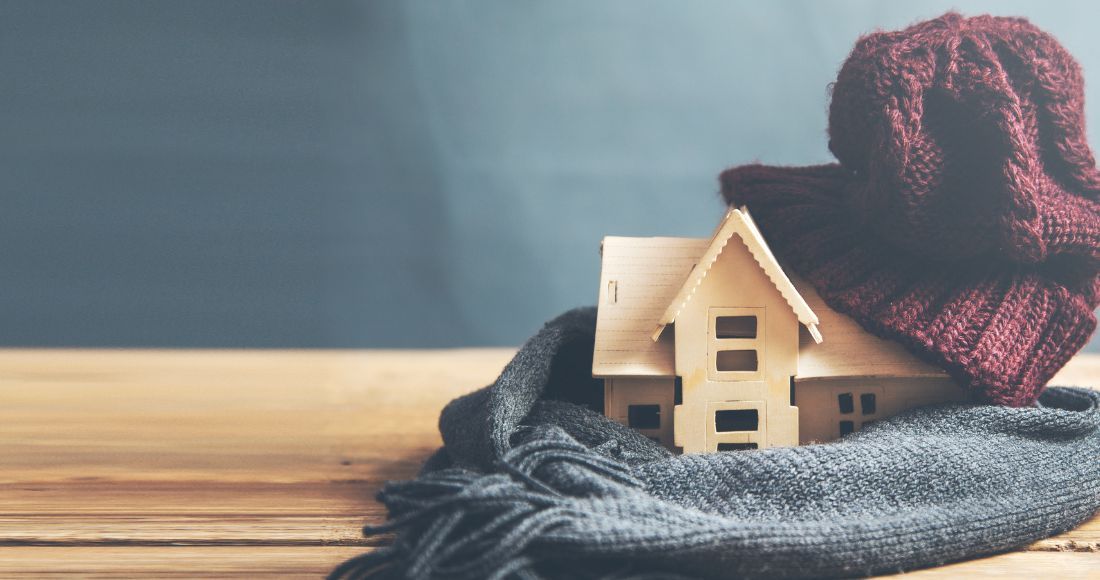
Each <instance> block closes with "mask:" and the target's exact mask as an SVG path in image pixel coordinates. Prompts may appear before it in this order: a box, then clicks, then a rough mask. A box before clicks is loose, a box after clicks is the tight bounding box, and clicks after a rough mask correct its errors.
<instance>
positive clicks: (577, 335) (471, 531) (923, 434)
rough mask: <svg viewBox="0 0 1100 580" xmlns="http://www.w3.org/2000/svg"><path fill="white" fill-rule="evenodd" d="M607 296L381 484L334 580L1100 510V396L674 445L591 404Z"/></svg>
mask: <svg viewBox="0 0 1100 580" xmlns="http://www.w3.org/2000/svg"><path fill="white" fill-rule="evenodd" d="M595 324H596V321H595V310H594V309H581V310H576V311H572V312H568V313H566V314H564V315H562V316H560V317H559V318H557V319H555V320H553V321H551V322H549V323H548V324H547V325H546V326H545V327H544V328H543V329H542V330H541V331H540V332H539V333H538V334H536V335H535V336H534V337H532V338H531V339H530V340H529V341H528V342H527V343H526V344H525V345H524V346H523V347H522V348H521V349H520V351H519V352H518V353H517V354H516V357H515V358H514V359H513V360H512V362H511V363H509V364H508V366H507V367H506V368H505V369H504V372H503V373H502V374H501V375H500V378H498V379H497V381H496V382H495V383H494V384H493V385H491V386H489V387H486V388H484V389H481V390H479V391H476V392H474V393H472V394H470V395H466V396H464V397H461V398H459V399H456V400H455V401H453V402H452V403H450V404H449V405H448V406H447V407H446V409H444V411H443V414H442V416H441V417H440V432H441V433H442V435H443V441H444V447H443V448H442V449H441V450H440V451H439V452H437V453H436V454H435V455H434V456H433V457H432V458H431V459H430V460H429V461H428V463H427V464H426V465H425V466H424V469H423V472H422V473H421V474H420V476H419V477H418V478H417V479H416V480H414V481H406V482H395V483H389V484H387V485H386V486H385V488H383V490H382V491H381V493H380V495H379V499H380V500H381V501H382V502H383V503H385V504H386V506H387V508H388V509H389V516H390V519H389V521H388V523H387V524H385V525H382V526H379V527H372V528H368V529H367V533H368V534H369V535H375V534H381V533H392V532H396V539H395V540H394V541H393V544H392V545H389V546H386V547H381V548H375V549H374V550H373V551H371V552H368V553H366V554H364V555H363V556H360V557H358V558H355V559H352V560H350V561H348V562H346V563H345V564H343V565H342V566H340V567H339V568H337V569H336V570H335V571H334V572H333V574H332V578H334V579H351V578H386V579H389V578H414V579H433V578H447V579H471V580H473V579H477V580H481V579H485V578H497V579H503V578H523V579H538V578H544V579H584V578H617V579H627V578H638V579H642V578H649V579H653V578H742V577H748V578H822V577H850V576H865V575H870V574H879V573H887V572H899V571H904V570H913V569H916V568H921V567H926V566H933V565H938V564H943V563H946V562H951V561H956V560H960V559H964V558H971V557H976V556H982V555H986V554H991V553H996V552H1000V551H1004V550H1010V549H1013V548H1018V547H1022V546H1025V545H1027V544H1029V543H1031V542H1034V541H1036V540H1038V539H1041V538H1044V537H1047V536H1050V535H1053V534H1057V533H1059V532H1063V531H1066V530H1069V529H1071V528H1073V527H1075V526H1077V525H1078V524H1080V523H1081V522H1083V521H1085V520H1086V519H1087V518H1089V517H1090V515H1091V514H1093V513H1095V512H1096V510H1097V509H1098V508H1100V393H1098V392H1096V391H1091V390H1087V389H1073V388H1062V387H1052V388H1049V389H1047V390H1046V391H1045V392H1044V393H1043V395H1042V396H1041V397H1040V398H1039V401H1038V404H1037V405H1036V406H1034V407H1028V408H1011V407H1005V406H999V405H979V404H969V405H964V404H952V405H942V406H934V407H925V408H921V409H917V410H913V411H910V412H907V413H904V414H901V415H897V416H895V417H892V418H888V419H883V420H879V421H877V422H876V423H875V424H874V425H873V426H871V427H868V428H866V429H864V430H860V431H858V432H856V433H854V434H852V435H849V436H846V437H844V438H843V439H841V440H840V441H837V442H835V443H829V444H822V445H809V446H804V447H788V448H773V449H763V450H758V451H733V452H722V453H712V454H705V455H684V456H673V455H672V454H670V453H669V452H668V451H666V450H665V449H664V448H663V447H660V446H659V445H657V444H656V443H654V442H653V441H650V440H649V439H647V438H646V437H643V436H642V435H640V434H639V433H638V432H636V431H633V430H631V429H629V428H626V427H623V426H622V425H620V424H618V423H615V422H613V421H611V420H610V419H607V418H606V417H604V416H603V415H602V414H601V413H599V412H598V411H597V410H595V409H598V408H599V404H600V402H601V401H602V389H601V384H600V382H599V381H595V380H593V379H592V377H591V375H590V372H589V369H590V368H591V366H590V365H591V362H592V361H591V356H592V346H593V343H594V339H595V338H594V337H595Z"/></svg>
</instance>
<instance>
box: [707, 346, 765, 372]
mask: <svg viewBox="0 0 1100 580" xmlns="http://www.w3.org/2000/svg"><path fill="white" fill-rule="evenodd" d="M714 364H715V365H716V368H717V369H718V371H719V372H723V373H724V372H730V371H740V372H756V369H757V368H758V367H759V366H760V361H759V360H757V358H756V351H755V350H720V351H718V354H717V356H716V358H715V363H714Z"/></svg>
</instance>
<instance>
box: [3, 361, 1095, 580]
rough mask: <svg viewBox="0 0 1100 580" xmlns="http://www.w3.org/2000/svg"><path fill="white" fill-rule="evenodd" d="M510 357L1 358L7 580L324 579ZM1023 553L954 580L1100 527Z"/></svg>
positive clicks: (1082, 371)
mask: <svg viewBox="0 0 1100 580" xmlns="http://www.w3.org/2000/svg"><path fill="white" fill-rule="evenodd" d="M513 353H514V349H474V350H460V351H421V352H409V351H366V352H364V351H344V352H331V351H328V352H305V351H251V352H227V351H185V352H180V351H140V352H139V351H107V352H104V351H40V350H26V351H10V350H0V400H3V401H4V405H3V406H0V457H4V469H3V470H0V576H3V577H8V576H11V575H15V574H26V575H31V576H40V575H44V574H47V573H51V571H52V572H58V571H69V572H74V571H79V572H81V573H82V574H83V575H85V576H96V575H100V576H133V575H139V574H146V575H157V576H171V575H177V576H195V575H196V574H197V572H199V571H202V570H206V571H207V572H208V573H210V574H212V575H220V576H233V575H237V576H257V575H265V574H275V573H284V574H289V575H307V576H314V577H316V576H317V575H320V574H323V573H324V572H325V571H327V570H328V569H330V568H331V567H332V566H334V565H335V564H336V563H338V562H339V561H341V560H343V559H344V558H346V557H350V556H351V555H354V554H357V553H360V552H362V551H364V550H367V549H369V546H371V545H374V544H377V543H378V542H379V541H385V538H382V539H381V540H366V539H363V538H361V537H360V535H359V528H360V527H361V526H362V525H363V524H364V523H377V522H380V521H382V520H383V519H384V516H385V513H384V509H383V508H382V506H380V505H379V504H377V503H376V502H375V501H374V499H373V497H374V495H375V493H377V490H378V489H379V487H380V486H381V484H382V483H383V482H384V481H386V480H389V479H406V478H409V477H412V476H414V475H415V473H416V471H417V470H418V469H419V466H420V464H421V463H422V462H423V460H424V459H425V458H426V457H427V456H428V454H430V453H431V452H432V451H433V450H434V449H435V448H436V447H437V446H438V444H439V436H438V433H437V431H436V419H437V417H438V413H439V410H440V409H441V408H442V407H443V405H445V404H446V403H447V402H448V401H449V400H450V399H452V398H454V397H455V396H458V395H460V394H462V393H465V392H469V391H471V390H473V389H476V388H478V387H480V386H482V385H484V384H487V383H489V382H491V381H492V380H493V379H494V378H495V377H496V376H497V375H498V374H499V372H500V370H501V369H502V368H503V366H504V365H505V364H506V363H507V361H508V360H509V359H510V358H511V356H512V354H513ZM1055 382H1056V383H1059V384H1082V385H1096V384H1097V383H1098V382H1100V356H1096V355H1090V356H1079V357H1077V358H1076V359H1074V361H1073V362H1072V363H1071V364H1070V365H1069V366H1068V367H1067V368H1066V370H1065V371H1063V373H1061V374H1060V375H1059V377H1057V378H1056V379H1055ZM1028 550H1029V551H1027V552H1018V553H1015V554H1007V555H1002V556H997V557H995V558H991V559H986V560H981V561H980V562H988V563H987V564H977V563H973V562H971V563H964V564H959V565H957V566H964V565H972V566H977V568H974V569H973V570H972V569H970V568H966V569H963V571H962V572H955V573H956V574H962V573H964V572H965V573H966V574H971V575H978V576H980V575H981V574H986V575H990V574H994V573H995V571H996V570H997V569H1002V570H1003V569H1015V570H1017V571H1023V572H1027V571H1028V570H1032V569H1036V570H1037V569H1040V568H1041V567H1042V566H1057V567H1059V568H1057V569H1059V570H1063V569H1064V570H1066V571H1067V573H1068V572H1072V571H1074V570H1076V568H1074V566H1076V565H1078V564H1077V563H1088V562H1091V564H1090V565H1092V566H1096V563H1095V560H1094V559H1087V558H1086V559H1082V558H1081V557H1080V556H1093V555H1095V554H1096V553H1100V552H1097V550H1100V518H1097V519H1093V520H1092V521H1091V522H1089V523H1087V524H1085V525H1083V526H1081V527H1080V528H1078V529H1077V530H1074V531H1072V532H1069V533H1067V534H1063V535H1061V536H1057V537H1054V538H1050V539H1046V540H1042V541H1040V542H1037V543H1036V544H1034V545H1032V546H1031V547H1030V548H1029V549H1028ZM1021 554H1022V555H1021ZM1033 555H1037V556H1033ZM1009 557H1011V558H1009ZM1021 558H1023V559H1022V560H1021ZM1062 558H1065V560H1062ZM1002 559H1004V560H1002ZM1071 560H1072V561H1071ZM1001 562H1003V563H1001ZM1062 562H1065V563H1064V564H1063V563H1062ZM1081 565H1084V564H1081ZM1029 566H1035V568H1029ZM1005 567H1009V568H1005ZM948 569H952V568H951V567H949V568H944V569H943V570H948ZM1093 569H1096V568H1093ZM937 570H939V569H937ZM922 573H924V574H932V573H939V572H937V571H935V570H933V571H925V572H922ZM991 577H995V576H991Z"/></svg>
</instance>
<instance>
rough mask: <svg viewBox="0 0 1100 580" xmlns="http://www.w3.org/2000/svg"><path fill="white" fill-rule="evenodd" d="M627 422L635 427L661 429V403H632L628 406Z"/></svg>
mask: <svg viewBox="0 0 1100 580" xmlns="http://www.w3.org/2000/svg"><path fill="white" fill-rule="evenodd" d="M626 423H627V425H629V426H631V427H633V428H635V429H660V428H661V406H660V405H630V406H628V407H627V408H626Z"/></svg>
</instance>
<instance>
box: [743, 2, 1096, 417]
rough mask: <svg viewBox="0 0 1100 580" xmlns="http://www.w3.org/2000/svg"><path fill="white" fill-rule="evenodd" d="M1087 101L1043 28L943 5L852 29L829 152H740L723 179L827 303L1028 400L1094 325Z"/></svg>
mask: <svg viewBox="0 0 1100 580" xmlns="http://www.w3.org/2000/svg"><path fill="white" fill-rule="evenodd" d="M1084 102H1085V101H1084V85H1083V81H1082V78H1081V71H1080V68H1079V67H1078V65H1077V63H1076V62H1075V61H1074V59H1073V57H1072V56H1070V54H1069V53H1068V52H1066V50H1065V49H1064V48H1063V47H1062V46H1061V45H1060V44H1058V42H1057V41H1056V40H1055V39H1054V38H1053V37H1051V36H1050V35H1048V34H1046V33H1044V32H1042V31H1041V30H1039V29H1038V28H1036V27H1035V26H1033V25H1031V24H1030V23H1029V22H1028V21H1027V20H1024V19H1019V18H997V17H992V16H979V17H975V18H963V17H962V16H960V15H958V14H954V13H949V14H946V15H944V16H942V17H940V18H937V19H935V20H930V21H928V22H922V23H920V24H916V25H914V26H911V27H909V28H907V29H905V30H901V31H898V32H878V33H874V34H871V35H868V36H865V37H863V38H861V39H860V40H859V42H857V43H856V46H855V49H854V50H853V51H852V54H851V55H850V56H849V57H848V60H847V61H846V62H845V63H844V66H843V67H842V68H841V70H840V74H839V76H838V77H837V81H836V84H835V86H834V88H833V96H832V104H831V106H830V110H829V149H830V150H831V151H832V152H833V154H834V155H836V157H837V159H838V160H839V161H840V163H839V164H834V165H823V166H815V167H801V168H789V167H769V166H763V165H747V166H742V167H736V168H733V169H730V170H727V171H726V172H725V173H723V174H722V176H721V183H722V193H723V195H724V197H725V198H726V200H727V201H728V202H729V203H730V204H733V205H747V206H748V207H749V209H750V210H751V211H752V212H753V216H754V217H755V218H756V220H757V221H758V222H759V225H760V228H761V230H763V232H764V234H765V235H766V236H767V238H768V241H769V243H770V244H771V245H772V247H773V248H774V249H775V251H776V253H777V254H779V255H780V256H781V257H782V258H784V259H785V261H786V262H787V263H788V265H789V267H790V268H792V269H793V270H794V271H796V272H798V273H799V274H800V275H802V276H803V277H804V278H806V279H807V280H808V281H809V282H810V283H811V284H813V285H814V286H815V287H816V288H817V290H818V292H819V293H820V294H821V295H822V297H823V298H824V299H825V301H826V302H827V303H828V304H829V305H830V306H832V307H833V308H835V309H836V310H839V311H841V312H844V313H846V314H848V315H850V316H852V317H853V318H855V319H856V320H857V321H859V322H860V323H861V324H862V325H863V326H864V327H865V328H867V329H868V330H870V331H871V332H873V333H875V334H878V335H880V336H883V337H886V338H890V339H893V340H897V341H899V342H901V343H902V344H904V345H906V346H907V347H908V348H909V349H910V350H912V351H913V352H914V353H916V354H917V355H919V356H921V357H922V358H925V359H926V360H929V361H930V362H933V363H936V364H938V365H940V366H942V367H943V368H945V369H946V370H947V371H948V372H950V373H951V374H952V375H953V376H954V377H955V378H956V379H957V380H959V381H960V382H961V383H963V384H964V385H967V386H969V387H972V388H974V389H976V390H978V391H979V392H980V393H982V394H983V395H984V396H985V397H986V398H987V399H988V400H990V401H993V402H996V403H1000V404H1005V405H1012V406H1023V405H1029V404H1031V403H1033V402H1034V400H1035V398H1036V397H1037V396H1038V395H1039V392H1040V391H1041V390H1042V388H1043V386H1044V385H1045V384H1046V383H1047V381H1048V380H1050V378H1051V377H1052V376H1053V375H1054V373H1055V372H1057V371H1058V369H1060V368H1061V367H1062V366H1063V365H1064V364H1065V363H1066V361H1067V360H1069V358H1070V357H1071V356H1073V354H1074V353H1076V352H1077V351H1078V350H1080V349H1081V347H1082V346H1084V345H1085V343H1086V342H1088V339H1089V336H1090V335H1091V334H1092V331H1093V329H1094V328H1095V327H1096V317H1095V315H1094V313H1093V311H1094V309H1095V308H1096V307H1097V304H1098V302H1100V300H1098V297H1100V173H1098V172H1097V169H1096V162H1095V160H1094V159H1093V155H1092V151H1091V150H1090V149H1089V146H1088V143H1087V141H1086V139H1085V121H1084Z"/></svg>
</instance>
